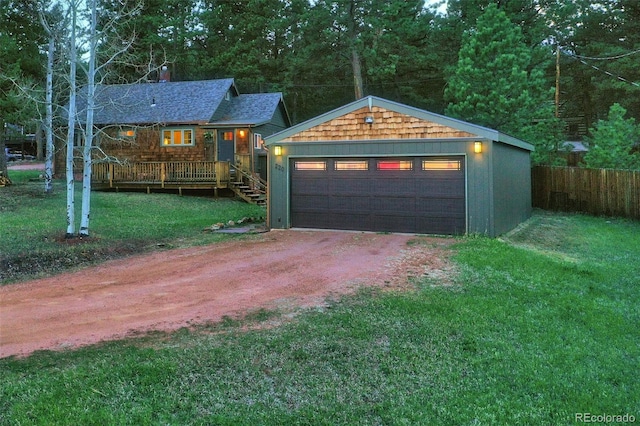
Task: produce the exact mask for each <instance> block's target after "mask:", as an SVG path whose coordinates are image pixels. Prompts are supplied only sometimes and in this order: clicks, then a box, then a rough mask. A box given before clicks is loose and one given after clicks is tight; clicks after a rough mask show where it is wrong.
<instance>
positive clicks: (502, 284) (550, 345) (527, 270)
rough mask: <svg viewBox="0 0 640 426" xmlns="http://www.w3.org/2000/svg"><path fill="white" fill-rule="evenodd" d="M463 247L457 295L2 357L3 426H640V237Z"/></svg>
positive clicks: (573, 224)
mask: <svg viewBox="0 0 640 426" xmlns="http://www.w3.org/2000/svg"><path fill="white" fill-rule="evenodd" d="M152 197H156V196H155V195H153V196H152ZM174 197H175V196H174ZM176 198H177V197H176ZM199 202H201V201H197V200H194V203H199ZM3 214H4V213H3ZM136 214H137V213H136V212H133V211H132V216H135V215H136ZM96 221H97V219H96ZM126 223H128V222H124V221H123V222H122V225H123V226H126ZM198 226H200V225H198ZM101 232H105V231H101ZM450 250H451V256H452V257H453V259H454V262H455V263H456V265H457V266H456V270H457V272H456V273H455V276H452V277H450V279H449V281H452V282H453V285H451V284H450V283H449V285H446V286H443V285H442V283H440V282H438V281H437V280H434V279H422V280H420V279H416V281H415V289H414V290H413V291H408V292H403V293H383V292H379V291H373V290H363V291H361V292H360V293H359V294H357V295H355V296H349V297H345V298H342V299H340V300H337V301H333V302H331V303H330V305H329V307H327V308H323V309H312V310H307V311H303V312H301V313H300V314H299V315H297V316H296V317H295V318H294V319H293V320H289V319H287V318H283V317H282V316H281V315H280V314H279V313H278V312H267V311H259V312H255V313H252V314H251V315H249V316H248V317H247V318H244V319H232V318H227V319H226V320H225V321H223V322H222V323H220V324H214V325H209V326H202V327H198V328H195V329H190V330H187V329H184V330H180V331H178V332H176V333H173V334H161V333H158V334H153V335H149V336H146V337H141V338H138V339H133V340H124V341H117V342H110V343H104V344H101V345H97V346H93V347H88V348H84V349H80V350H76V351H68V352H63V353H53V352H40V353H37V354H35V355H33V356H31V357H29V358H26V359H12V358H9V359H4V360H0V371H2V381H0V424H11V425H13V424H16V425H17V424H43V425H51V424H74V425H77V424H100V425H126V424H131V425H139V424H142V425H144V424H154V425H155V424H175V425H183V424H197V425H211V424H220V425H256V424H261V425H283V424H300V425H311V424H313V425H316V424H320V425H334V424H344V425H352V424H362V425H378V424H393V425H396V424H397V425H414V424H422V425H476V424H478V425H495V424H498V425H519V424H520V425H533V424H535V425H564V424H574V423H575V420H576V414H577V413H590V414H591V415H624V414H628V415H632V416H634V417H635V419H636V421H640V380H638V370H639V366H640V309H639V308H638V307H639V306H640V289H639V285H640V278H639V277H640V261H639V259H640V223H637V222H630V221H625V220H619V219H603V218H592V217H587V216H579V215H556V214H550V213H544V212H537V213H536V214H535V215H534V217H533V218H532V219H531V220H530V221H529V222H527V224H526V225H525V226H523V227H521V228H520V229H518V230H517V231H516V232H513V233H511V234H510V235H509V236H507V237H504V238H502V239H488V238H483V237H468V238H460V239H459V241H458V243H457V244H456V245H454V246H453V247H452V248H451V249H450ZM274 324H279V325H276V326H274Z"/></svg>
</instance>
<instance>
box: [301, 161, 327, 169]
mask: <svg viewBox="0 0 640 426" xmlns="http://www.w3.org/2000/svg"><path fill="white" fill-rule="evenodd" d="M294 167H295V169H296V170H327V162H326V161H296V162H295V165H294Z"/></svg>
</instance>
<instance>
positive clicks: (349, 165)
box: [334, 160, 369, 170]
mask: <svg viewBox="0 0 640 426" xmlns="http://www.w3.org/2000/svg"><path fill="white" fill-rule="evenodd" d="M334 167H335V169H336V170H369V161H368V160H336V161H335V163H334Z"/></svg>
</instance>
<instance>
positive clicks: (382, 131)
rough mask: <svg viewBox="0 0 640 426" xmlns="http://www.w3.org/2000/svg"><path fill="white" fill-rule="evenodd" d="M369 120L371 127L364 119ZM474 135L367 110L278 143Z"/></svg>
mask: <svg viewBox="0 0 640 426" xmlns="http://www.w3.org/2000/svg"><path fill="white" fill-rule="evenodd" d="M367 117H373V120H374V122H373V124H367V123H366V122H365V119H366V118H367ZM474 136H475V135H473V134H471V133H468V132H465V131H461V130H458V129H454V128H452V127H448V126H445V125H442V124H438V123H434V122H432V121H427V120H423V119H420V118H417V117H412V116H409V115H405V114H400V113H398V112H395V111H391V110H388V109H385V108H381V107H377V106H374V107H372V108H371V111H369V108H368V107H364V108H360V109H359V110H357V111H353V112H352V113H348V114H346V115H344V116H341V117H338V118H334V119H332V120H330V121H328V122H326V123H323V124H320V125H318V126H315V127H312V128H310V129H307V130H303V131H301V132H300V133H297V134H295V135H293V136H291V137H288V138H284V139H282V140H281V142H305V141H306V142H308V141H338V140H379V139H440V138H465V137H474Z"/></svg>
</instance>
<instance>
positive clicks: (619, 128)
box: [584, 103, 640, 169]
mask: <svg viewBox="0 0 640 426" xmlns="http://www.w3.org/2000/svg"><path fill="white" fill-rule="evenodd" d="M626 114H627V110H626V109H624V108H623V107H622V106H620V104H618V103H615V104H613V105H611V108H609V117H608V119H607V120H599V121H598V122H597V123H596V124H595V126H594V129H593V130H592V131H591V137H589V138H587V144H588V145H589V152H587V154H586V155H585V157H584V161H585V164H586V166H587V167H591V168H598V169H640V152H637V151H635V152H634V148H635V144H637V143H638V142H640V128H638V126H637V125H636V124H635V120H634V119H633V118H629V119H625V118H624V117H625V115H626Z"/></svg>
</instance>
